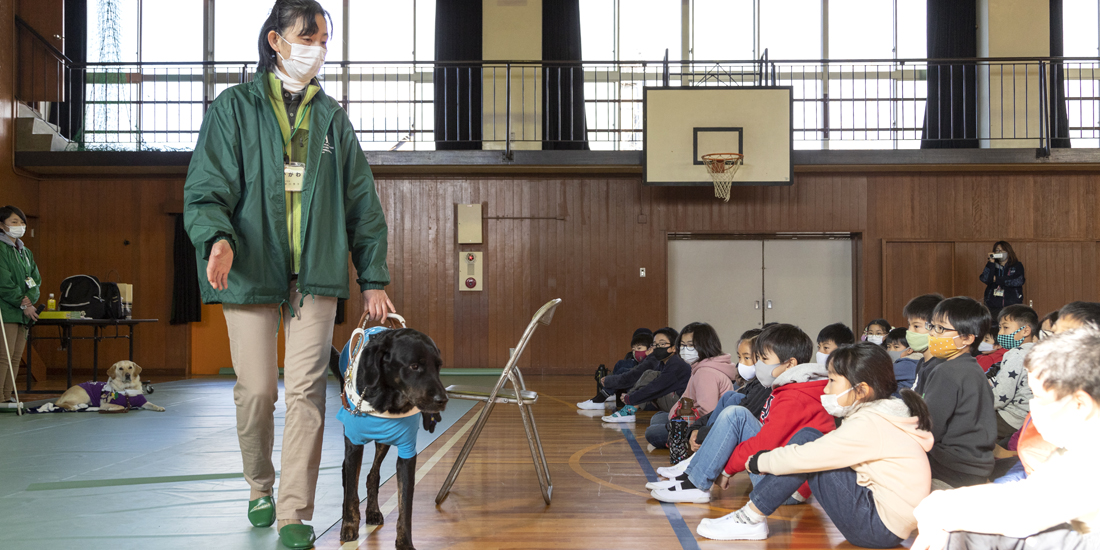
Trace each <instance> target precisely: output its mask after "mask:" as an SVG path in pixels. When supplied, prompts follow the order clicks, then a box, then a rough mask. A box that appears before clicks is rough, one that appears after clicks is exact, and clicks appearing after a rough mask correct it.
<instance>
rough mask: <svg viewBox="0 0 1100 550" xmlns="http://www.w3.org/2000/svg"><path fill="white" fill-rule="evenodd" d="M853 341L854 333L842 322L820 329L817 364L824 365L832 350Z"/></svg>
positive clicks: (854, 341) (854, 340)
mask: <svg viewBox="0 0 1100 550" xmlns="http://www.w3.org/2000/svg"><path fill="white" fill-rule="evenodd" d="M854 343H856V335H855V334H854V333H853V332H852V329H850V328H848V325H845V324H844V323H833V324H831V325H829V326H827V327H825V328H823V329H821V332H818V333H817V364H819V365H821V366H822V367H824V366H825V363H826V362H828V361H829V354H830V353H832V352H833V350H835V349H836V348H839V347H840V346H847V345H849V344H854ZM875 343H876V344H881V343H882V342H875Z"/></svg>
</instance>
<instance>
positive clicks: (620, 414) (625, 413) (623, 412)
mask: <svg viewBox="0 0 1100 550" xmlns="http://www.w3.org/2000/svg"><path fill="white" fill-rule="evenodd" d="M637 410H638V409H637V408H636V407H634V406H631V405H627V406H625V407H623V408H621V409H619V410H618V411H617V412H616V413H615V414H612V415H609V416H605V417H603V421H604V422H608V423H622V422H634V420H635V419H636V418H637V416H635V412H636V411H637Z"/></svg>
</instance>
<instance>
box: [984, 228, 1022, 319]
mask: <svg viewBox="0 0 1100 550" xmlns="http://www.w3.org/2000/svg"><path fill="white" fill-rule="evenodd" d="M978 279H979V280H981V281H982V282H983V283H985V306H986V307H988V308H989V313H990V314H991V315H992V316H993V318H994V319H996V318H997V314H998V313H1000V312H1001V310H1002V309H1004V308H1006V307H1008V306H1011V305H1016V304H1021V303H1023V301H1024V264H1022V263H1020V260H1019V259H1018V258H1017V257H1016V252H1015V251H1014V250H1012V245H1010V244H1008V243H1007V242H1005V241H997V243H996V244H994V245H993V252H990V253H989V257H988V262H987V263H986V264H985V269H984V270H983V271H982V274H981V276H979V277H978Z"/></svg>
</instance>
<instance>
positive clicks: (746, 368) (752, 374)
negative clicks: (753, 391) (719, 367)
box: [737, 363, 756, 380]
mask: <svg viewBox="0 0 1100 550" xmlns="http://www.w3.org/2000/svg"><path fill="white" fill-rule="evenodd" d="M737 374H740V375H741V378H744V379H745V380H752V379H753V378H756V365H745V364H742V363H738V364H737Z"/></svg>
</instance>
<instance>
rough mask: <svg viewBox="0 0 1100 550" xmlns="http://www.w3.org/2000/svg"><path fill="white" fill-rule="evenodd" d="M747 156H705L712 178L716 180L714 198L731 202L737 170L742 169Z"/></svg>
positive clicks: (725, 154)
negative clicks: (732, 185) (731, 190)
mask: <svg viewBox="0 0 1100 550" xmlns="http://www.w3.org/2000/svg"><path fill="white" fill-rule="evenodd" d="M744 160H745V155H742V154H740V153H711V154H709V155H703V164H705V165H706V166H707V172H709V173H710V178H711V179H712V180H714V196H715V197H718V198H720V199H722V200H724V201H726V202H729V200H730V185H731V184H732V182H733V176H735V175H736V174H737V169H738V168H741V164H742V162H744Z"/></svg>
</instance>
